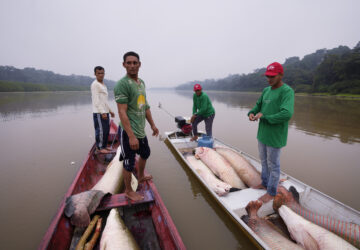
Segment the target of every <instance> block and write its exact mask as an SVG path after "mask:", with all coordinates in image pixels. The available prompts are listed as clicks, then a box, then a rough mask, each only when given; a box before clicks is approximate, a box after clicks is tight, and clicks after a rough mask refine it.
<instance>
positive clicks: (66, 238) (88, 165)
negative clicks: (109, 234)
mask: <svg viewBox="0 0 360 250" xmlns="http://www.w3.org/2000/svg"><path fill="white" fill-rule="evenodd" d="M116 137H117V126H116V125H115V123H114V122H113V121H112V122H111V128H110V135H109V143H111V142H113V147H114V148H115V149H116V148H117V147H118V146H119V142H118V140H117V138H116ZM95 149H96V147H95V144H94V145H93V146H92V148H91V150H90V152H89V154H88V155H87V157H86V159H85V161H84V163H83V165H82V167H81V168H80V169H79V171H78V173H77V175H76V177H75V179H74V181H73V183H72V184H71V186H70V187H69V189H68V191H67V193H66V195H65V196H64V198H63V200H62V201H61V204H60V207H59V209H58V211H57V212H56V214H55V216H54V218H53V219H52V221H51V223H50V226H49V228H48V230H47V231H46V233H45V235H44V237H43V239H42V241H41V243H40V246H39V248H38V249H69V247H70V244H71V240H72V237H73V233H74V226H72V225H71V223H70V219H69V218H67V217H66V216H65V214H64V209H65V203H66V199H67V198H68V197H70V196H72V195H74V194H78V193H81V192H84V191H87V190H89V189H91V188H92V187H93V186H94V185H95V184H96V183H97V182H98V181H99V179H100V178H101V176H102V175H103V174H104V173H105V170H106V167H107V165H108V162H107V161H105V155H99V154H96V153H95ZM137 192H141V193H142V194H144V196H145V199H144V201H142V202H138V203H130V202H129V201H128V199H126V197H125V196H124V194H115V195H112V196H105V197H104V198H103V200H102V201H101V203H100V206H99V207H98V209H97V211H98V210H102V211H101V213H103V214H104V213H105V214H106V212H107V213H108V212H109V211H110V208H113V207H118V208H120V209H122V212H123V213H122V217H124V216H129V217H134V214H135V213H136V212H139V209H140V210H141V220H142V221H141V222H140V223H139V222H138V223H137V225H138V226H137V225H131V228H130V231H131V233H132V235H133V236H134V238H135V240H137V241H138V239H143V238H144V236H143V235H142V234H144V233H146V231H153V232H151V233H149V235H154V236H153V237H151V239H149V237H148V236H146V241H154V244H155V245H156V246H157V248H158V249H186V248H185V246H184V243H183V242H182V239H181V237H180V235H179V233H178V231H177V229H176V227H175V224H174V222H173V221H172V219H171V217H170V214H169V212H168V211H167V209H166V207H165V205H164V203H163V201H162V199H161V197H160V194H159V192H158V191H157V189H156V186H155V185H154V183H153V182H152V181H151V180H150V181H146V182H145V183H144V184H140V185H139V187H138V190H137ZM123 220H124V221H125V224H126V218H123ZM143 221H147V223H142V222H143ZM149 221H150V223H149ZM135 224H136V222H135ZM144 224H150V226H147V227H146V228H143V226H144ZM128 227H129V226H128ZM139 227H142V228H139ZM143 241H144V240H143ZM148 243H149V242H147V243H146V242H138V244H139V246H140V247H141V246H143V245H144V244H145V245H146V244H148ZM98 248H99V243H97V244H96V246H95V249H98ZM142 248H144V247H142Z"/></svg>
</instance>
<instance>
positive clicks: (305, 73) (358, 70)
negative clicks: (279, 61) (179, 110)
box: [176, 42, 360, 94]
mask: <svg viewBox="0 0 360 250" xmlns="http://www.w3.org/2000/svg"><path fill="white" fill-rule="evenodd" d="M283 66H284V71H285V74H284V78H283V81H284V82H285V83H287V84H289V85H290V86H291V87H292V88H293V89H294V90H295V92H300V93H331V94H339V93H349V94H360V42H359V43H358V44H357V45H356V46H355V47H354V48H353V49H350V48H349V47H347V46H339V47H337V48H334V49H330V50H327V49H320V50H317V51H316V52H315V53H312V54H309V55H306V56H304V58H302V59H301V60H300V58H299V57H290V58H287V59H286V61H285V63H283ZM264 73H265V68H260V69H256V70H254V72H253V73H250V74H241V75H239V74H235V75H229V76H228V77H225V78H222V79H216V80H215V79H207V80H205V81H192V82H188V83H185V84H182V85H180V86H178V87H177V88H176V89H179V90H191V89H192V86H193V85H194V84H195V83H200V84H201V85H203V87H204V88H205V89H206V90H227V91H262V89H263V88H264V87H266V86H267V81H266V80H265V78H264V76H263V74H264Z"/></svg>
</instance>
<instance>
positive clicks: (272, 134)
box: [248, 83, 294, 148]
mask: <svg viewBox="0 0 360 250" xmlns="http://www.w3.org/2000/svg"><path fill="white" fill-rule="evenodd" d="M259 112H261V113H262V114H263V116H262V117H261V118H260V123H259V128H258V133H257V139H258V140H259V141H260V142H262V143H263V144H265V145H267V146H270V147H274V148H281V147H284V146H285V145H286V141H287V135H288V123H289V120H290V118H291V117H292V115H293V113H294V90H293V89H292V88H291V87H290V86H289V85H287V84H285V83H284V84H283V85H282V86H281V87H279V88H277V89H271V86H269V87H267V88H265V89H264V90H263V92H262V95H261V97H260V98H259V99H258V100H257V102H256V105H255V107H254V108H253V109H252V110H250V112H249V113H248V115H249V114H250V113H253V114H255V115H256V114H257V113H259Z"/></svg>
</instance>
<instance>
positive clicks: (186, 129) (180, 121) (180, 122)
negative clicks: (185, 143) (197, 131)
mask: <svg viewBox="0 0 360 250" xmlns="http://www.w3.org/2000/svg"><path fill="white" fill-rule="evenodd" d="M175 122H176V123H177V127H178V128H179V129H181V131H182V132H183V133H184V134H185V135H189V134H191V131H192V126H191V124H189V123H187V122H186V119H185V118H184V117H182V116H176V117H175Z"/></svg>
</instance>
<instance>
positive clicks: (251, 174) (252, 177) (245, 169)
mask: <svg viewBox="0 0 360 250" xmlns="http://www.w3.org/2000/svg"><path fill="white" fill-rule="evenodd" d="M215 150H216V152H218V153H219V154H220V155H221V156H222V157H224V158H225V159H226V160H227V161H228V162H230V164H231V166H232V167H233V168H234V169H235V171H236V173H237V174H238V175H239V177H240V178H241V180H242V181H243V182H244V183H245V184H246V185H248V186H249V187H256V186H259V185H260V184H261V176H260V173H259V172H258V171H257V170H256V168H255V167H254V166H253V165H251V163H250V162H248V161H247V160H246V159H245V158H244V157H243V156H242V155H240V154H239V153H238V152H236V151H234V150H232V149H230V148H224V147H218V148H216V149H215Z"/></svg>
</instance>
